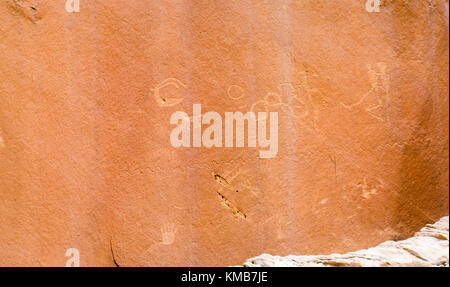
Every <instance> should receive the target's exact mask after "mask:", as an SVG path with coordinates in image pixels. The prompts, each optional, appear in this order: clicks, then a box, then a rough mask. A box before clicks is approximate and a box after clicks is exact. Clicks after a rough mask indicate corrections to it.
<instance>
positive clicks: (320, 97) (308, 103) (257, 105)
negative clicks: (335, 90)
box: [228, 71, 329, 129]
mask: <svg viewBox="0 0 450 287" xmlns="http://www.w3.org/2000/svg"><path fill="white" fill-rule="evenodd" d="M300 75H301V76H300V83H299V84H297V85H294V84H292V83H281V84H280V85H279V86H278V89H277V91H275V92H274V91H270V92H268V93H267V94H266V95H265V96H264V98H263V99H262V100H258V101H256V102H254V103H253V104H251V107H250V111H251V112H266V113H268V112H269V111H270V110H271V109H272V110H273V109H281V110H282V111H283V113H284V114H287V115H289V116H291V117H294V118H297V119H303V120H304V122H306V123H307V124H309V125H310V126H312V128H313V129H316V121H317V119H318V117H319V114H320V112H321V111H322V110H324V109H326V108H327V107H328V106H329V102H328V100H327V99H326V97H325V95H324V94H323V93H322V92H321V91H320V90H319V89H317V88H313V87H311V86H310V84H309V80H308V78H309V77H310V76H313V77H318V75H317V74H313V75H311V74H309V73H307V72H304V71H302V72H301V73H300ZM246 96H247V95H246V93H245V90H244V89H243V88H242V87H240V86H238V85H231V86H230V87H229V88H228V97H229V98H230V99H232V100H240V99H243V98H245V97H246ZM258 120H259V119H258ZM305 120H306V121H305Z"/></svg>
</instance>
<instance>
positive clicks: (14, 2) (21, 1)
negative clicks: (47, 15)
mask: <svg viewBox="0 0 450 287" xmlns="http://www.w3.org/2000/svg"><path fill="white" fill-rule="evenodd" d="M6 1H7V3H8V4H9V6H10V7H11V8H12V9H13V10H14V12H15V13H17V14H21V15H22V16H24V17H25V18H27V19H29V20H30V21H32V22H33V23H34V22H36V21H38V20H39V19H40V18H41V17H42V15H41V13H40V10H41V9H39V8H40V7H41V6H42V5H45V4H46V1H42V0H41V1H38V0H6Z"/></svg>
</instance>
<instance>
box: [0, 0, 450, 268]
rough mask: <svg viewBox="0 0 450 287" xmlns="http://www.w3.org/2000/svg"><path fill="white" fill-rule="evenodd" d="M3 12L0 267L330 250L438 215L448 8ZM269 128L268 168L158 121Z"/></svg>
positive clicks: (16, 0) (402, 4)
mask: <svg viewBox="0 0 450 287" xmlns="http://www.w3.org/2000/svg"><path fill="white" fill-rule="evenodd" d="M65 2H66V1H65V0H59V1H49V0H2V1H0V265H1V266H65V265H66V262H67V260H68V259H69V258H68V257H67V256H66V251H67V250H68V249H70V248H76V249H77V250H79V253H80V257H79V258H80V265H81V266H115V265H120V266H205V265H208V266H226V265H237V264H241V263H242V262H243V261H245V260H246V259H247V258H251V257H254V256H257V255H259V254H262V253H270V254H276V255H280V256H286V255H289V254H295V255H307V254H328V253H333V252H336V253H345V252H350V251H354V250H358V249H365V248H369V247H372V246H375V245H377V244H379V243H381V242H384V241H387V240H391V239H394V240H401V239H405V238H407V237H410V236H412V235H413V234H414V233H415V232H417V231H418V230H420V229H421V228H422V227H423V226H424V225H425V224H427V223H433V222H435V221H437V220H438V219H439V218H441V217H442V216H445V215H448V212H449V199H448V195H449V194H448V184H449V178H448V172H449V169H448V168H449V161H448V160H449V158H448V157H449V146H448V143H449V130H448V124H449V102H448V101H449V80H448V77H449V67H448V64H449V36H448V32H449V8H448V0H446V1H445V0H430V1H422V0H413V1H406V0H398V1H394V0H384V1H381V6H380V12H374V11H372V12H369V11H367V10H366V1H365V0H358V1H355V0H344V1H327V0H302V1H294V0H277V1H268V0H254V1H250V0H249V1H237V0H230V1H206V0H183V1H175V0H161V1H143V0H142V1H141V0H136V1H130V0H116V1H106V0H92V1H91V0H89V1H86V0H81V1H80V11H79V12H74V11H72V12H74V13H69V12H67V11H66V3H65ZM194 104H201V105H202V111H203V113H206V112H210V111H216V112H217V113H219V114H221V115H224V113H225V112H236V111H241V112H243V113H245V112H248V111H271V112H278V117H279V118H278V128H279V131H278V133H279V135H278V137H279V145H278V153H277V155H276V156H275V157H274V158H271V159H263V158H260V157H259V153H258V149H255V148H248V147H246V148H205V147H198V148H175V147H173V146H172V145H171V143H170V133H171V131H172V129H173V128H174V126H173V125H171V124H170V118H171V115H172V114H173V113H175V112H177V111H184V112H186V113H187V114H188V115H189V116H192V109H193V105H194Z"/></svg>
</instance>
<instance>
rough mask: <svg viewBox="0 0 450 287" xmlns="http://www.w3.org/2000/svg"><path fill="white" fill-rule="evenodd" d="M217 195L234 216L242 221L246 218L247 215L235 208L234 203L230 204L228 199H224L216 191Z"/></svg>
mask: <svg viewBox="0 0 450 287" xmlns="http://www.w3.org/2000/svg"><path fill="white" fill-rule="evenodd" d="M217 195H219V198H220V199H221V201H222V203H223V204H224V205H225V206H226V207H228V208H229V209H231V211H232V212H233V215H234V216H236V217H241V218H244V219H245V218H247V215H246V214H245V213H244V212H243V211H242V210H241V209H240V208H239V207H237V206H236V205H235V204H234V203H232V202H231V201H230V200H229V199H228V198H226V197H225V196H224V195H223V194H222V193H220V192H219V191H217Z"/></svg>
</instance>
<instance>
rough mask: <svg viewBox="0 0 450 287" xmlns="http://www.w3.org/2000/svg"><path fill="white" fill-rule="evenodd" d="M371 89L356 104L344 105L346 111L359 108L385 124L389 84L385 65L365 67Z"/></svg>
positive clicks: (378, 64)
mask: <svg viewBox="0 0 450 287" xmlns="http://www.w3.org/2000/svg"><path fill="white" fill-rule="evenodd" d="M367 69H368V74H369V81H370V85H371V88H370V90H369V91H368V92H367V93H366V94H364V95H363V96H362V97H361V98H360V99H359V100H358V101H357V102H356V103H353V104H350V105H346V104H344V103H342V106H344V107H345V108H346V109H348V110H352V109H354V108H358V107H361V108H362V109H363V110H364V111H365V112H367V113H368V114H369V115H370V116H372V117H374V118H375V119H377V120H379V121H381V122H385V121H386V120H387V108H388V105H389V97H390V83H389V77H388V75H387V72H386V69H387V66H386V64H385V63H382V62H380V63H377V64H376V66H375V67H372V65H370V64H369V65H367Z"/></svg>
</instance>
